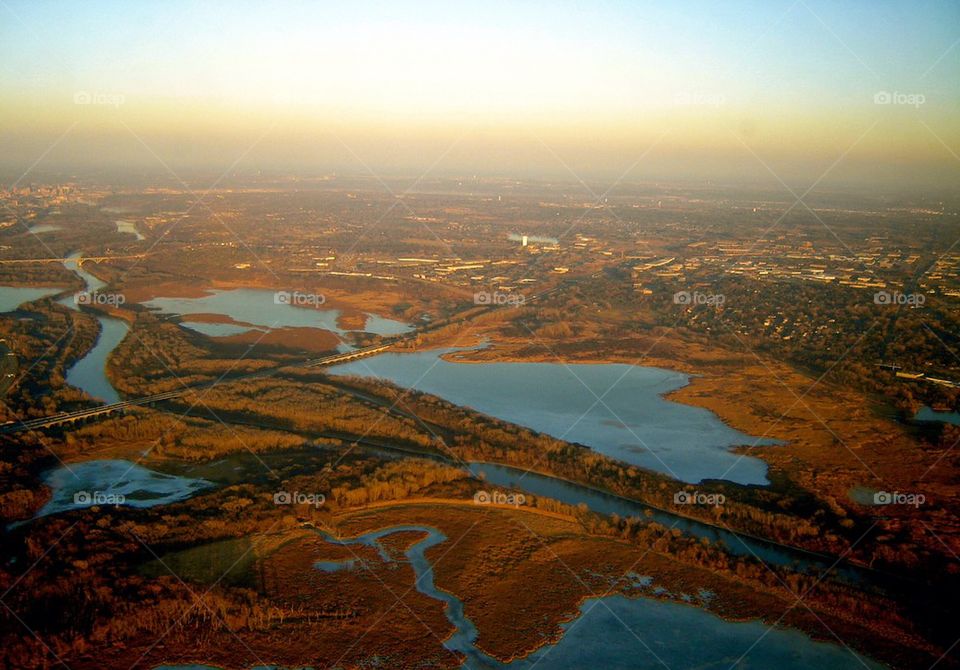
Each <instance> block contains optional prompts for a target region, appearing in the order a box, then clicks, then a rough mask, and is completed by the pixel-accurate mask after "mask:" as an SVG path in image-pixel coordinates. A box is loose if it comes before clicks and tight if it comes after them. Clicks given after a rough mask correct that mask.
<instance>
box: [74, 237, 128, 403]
mask: <svg viewBox="0 0 960 670" xmlns="http://www.w3.org/2000/svg"><path fill="white" fill-rule="evenodd" d="M80 257H81V254H80V252H75V253H73V254H71V255H70V256H69V257H67V259H66V260H65V261H64V266H65V267H66V268H67V269H68V270H72V271H73V272H75V273H76V274H77V275H78V276H79V277H80V278H81V279H83V281H84V283H85V284H86V288H85V289H84V290H85V291H86V292H87V293H95V292H97V291H99V290H100V289H102V288H103V287H104V286H106V283H105V282H103V281H101V280H99V279H97V277H95V276H94V275H92V274H90V273H89V272H87V271H86V270H84V269H83V266H82V265H81V263H80ZM58 302H59V303H60V304H61V305H63V306H65V307H68V308H69V309H73V310H78V309H79V307H77V303H76V300H75V298H74V296H73V295H69V296H67V297H65V298H61V299H60V300H59V301H58ZM97 321H99V322H100V335H99V336H98V337H97V341H96V343H95V344H94V345H93V348H92V349H90V351H88V352H87V354H86V355H85V356H84V357H83V358H81V359H80V360H78V361H77V362H76V363H74V364H73V365H72V366H71V367H70V369H69V370H67V383H68V384H70V385H71V386H76V387H77V388H79V389H82V390H84V391H86V392H87V393H89V394H90V395H91V396H92V397H94V398H98V399H99V400H102V401H104V402H105V403H108V404H109V403H114V402H119V401H120V395H119V394H118V393H117V390H116V389H115V388H113V384H111V383H110V380H109V379H108V378H107V357H108V356H109V355H110V352H111V351H113V350H114V349H115V348H116V347H117V345H118V344H120V342H121V341H122V340H123V338H124V337H126V335H127V332H128V331H129V330H130V329H129V328H128V327H127V324H126V323H125V322H124V321H122V320H121V319H115V318H113V317H110V316H103V315H100V314H98V315H97Z"/></svg>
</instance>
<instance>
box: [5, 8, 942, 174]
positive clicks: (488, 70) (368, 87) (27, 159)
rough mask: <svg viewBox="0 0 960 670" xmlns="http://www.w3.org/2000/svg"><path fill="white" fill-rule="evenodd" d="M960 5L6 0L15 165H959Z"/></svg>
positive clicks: (522, 170) (416, 170) (638, 170)
mask: <svg viewBox="0 0 960 670" xmlns="http://www.w3.org/2000/svg"><path fill="white" fill-rule="evenodd" d="M958 42H960V3H958V2H956V1H952V2H936V1H930V2H926V1H923V0H920V1H919V2H913V1H903V2H893V1H889V0H843V1H839V2H838V1H818V0H783V1H781V0H765V1H755V2H754V1H750V2H747V1H744V2H698V1H694V0H669V1H663V2H642V1H624V2H566V1H564V0H555V1H552V2H545V1H523V0H512V1H510V2H501V1H499V0H483V1H482V2H456V1H453V0H448V1H446V2H430V1H426V0H422V1H404V0H393V1H388V2H375V1H370V0H357V1H351V2H294V1H284V0H280V1H278V2H269V3H267V2H247V1H244V0H235V1H231V2H227V1H222V2H211V1H208V2H186V1H182V0H173V1H167V2H154V1H151V0H144V1H143V2H129V1H107V0H101V1H97V0H87V1H85V2H66V1H61V2H50V1H46V0H0V162H2V164H3V165H2V167H4V168H5V169H6V170H7V171H10V172H11V173H12V174H14V175H15V176H16V175H18V174H22V173H23V172H24V171H26V170H28V169H29V168H31V166H34V164H35V163H36V165H35V166H34V167H33V170H42V169H44V168H49V169H55V168H57V167H58V166H70V167H77V168H83V167H87V168H93V169H96V168H115V167H118V168H121V169H134V170H150V169H159V170H167V171H172V172H177V171H181V170H191V169H201V170H209V171H210V172H212V173H218V172H223V171H227V170H238V169H239V170H257V169H269V170H281V171H283V170H289V171H293V172H298V171H299V172H304V173H324V172H329V171H350V170H352V171H356V172H363V171H369V172H375V173H383V174H395V173H396V174H399V173H409V174H422V173H423V172H425V171H431V172H435V173H438V174H439V173H449V174H457V173H462V174H494V175H502V176H521V177H523V176H541V177H545V178H546V177H551V178H552V177H556V176H562V175H566V176H567V177H569V178H576V179H587V180H592V179H597V180H603V179H611V178H614V177H624V178H625V179H628V180H631V179H632V180H637V181H642V180H651V179H690V180H716V181H721V182H723V181H738V180H761V181H763V180H766V181H772V182H774V183H776V182H779V181H783V182H786V183H788V184H796V185H797V187H804V186H805V185H809V184H812V183H816V181H817V180H818V179H820V180H821V181H823V182H824V183H831V182H836V183H843V182H851V183H862V184H866V185H868V186H874V187H876V188H883V187H888V186H890V185H901V186H902V185H904V184H915V185H917V186H925V185H927V186H947V187H950V186H951V185H956V184H957V183H960V179H958V177H960V114H958V112H960V43H958Z"/></svg>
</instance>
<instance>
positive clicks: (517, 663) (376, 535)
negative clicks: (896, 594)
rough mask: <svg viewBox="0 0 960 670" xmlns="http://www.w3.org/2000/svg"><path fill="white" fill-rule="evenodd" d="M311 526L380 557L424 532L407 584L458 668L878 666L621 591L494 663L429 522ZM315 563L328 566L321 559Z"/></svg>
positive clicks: (797, 635) (774, 631)
mask: <svg viewBox="0 0 960 670" xmlns="http://www.w3.org/2000/svg"><path fill="white" fill-rule="evenodd" d="M316 532H317V533H318V534H319V535H320V536H321V537H323V538H324V539H325V540H326V541H327V542H329V543H331V544H336V545H339V546H347V545H362V546H368V547H372V548H374V549H376V551H377V553H378V554H379V556H380V559H381V560H383V561H385V562H391V561H392V560H393V559H392V558H391V557H390V555H389V553H388V552H387V550H386V548H385V547H384V546H383V545H382V544H381V542H380V540H382V539H383V538H385V537H387V536H389V535H392V534H394V533H402V532H421V533H424V534H425V537H424V538H423V539H421V540H419V541H418V542H415V543H414V544H413V545H412V546H410V547H409V548H408V549H407V550H406V552H405V555H406V558H407V561H409V563H410V566H411V567H412V568H413V572H414V575H415V577H416V581H415V583H414V586H415V588H416V589H417V590H418V591H419V592H420V593H423V594H424V595H426V596H428V597H430V598H433V599H435V600H439V601H440V602H442V603H443V604H444V608H445V613H446V617H447V620H448V621H449V622H450V623H451V624H452V625H453V627H454V632H453V634H452V635H451V636H450V637H449V638H448V639H447V640H446V641H445V642H444V643H443V644H444V647H446V648H447V649H449V650H451V651H454V652H457V653H460V654H463V656H464V657H465V662H464V664H463V667H464V668H471V669H484V670H487V669H489V670H505V669H508V668H509V669H510V670H532V668H534V667H537V666H539V667H542V668H551V669H554V670H568V669H569V670H574V669H577V668H585V667H594V668H610V669H612V670H621V669H622V670H635V669H637V668H660V667H664V666H666V667H669V668H717V669H719V668H725V669H726V668H730V667H733V666H735V665H736V666H740V667H757V668H777V669H778V670H794V669H796V670H802V669H806V668H812V667H820V668H831V669H835V670H844V669H846V668H851V669H854V668H864V667H866V668H868V669H870V670H873V669H876V668H882V667H883V666H881V665H879V664H877V663H876V662H874V661H871V660H870V659H866V658H863V657H861V656H859V655H855V654H854V653H853V652H852V651H850V650H849V649H847V648H844V647H841V646H838V645H835V644H830V643H824V642H815V641H813V640H812V639H810V638H809V637H808V636H807V635H805V634H803V633H801V632H799V631H796V630H790V629H784V628H774V627H770V626H768V625H766V624H764V623H761V622H759V621H748V622H736V623H735V622H729V621H725V620H723V619H721V618H720V617H717V616H716V615H714V614H712V613H710V612H708V611H706V610H704V609H701V608H698V607H696V606H693V605H687V604H682V603H678V602H671V601H663V600H658V599H654V598H651V597H643V596H641V597H636V598H627V597H625V596H622V595H614V596H605V597H602V598H591V599H587V600H585V601H584V602H583V603H582V604H581V606H580V612H579V614H578V616H577V617H576V618H574V619H572V620H571V621H569V622H567V623H565V624H563V626H562V628H563V637H561V638H560V640H559V641H558V642H557V643H555V644H551V645H546V646H543V647H541V648H539V649H537V650H536V651H535V652H533V653H532V654H530V655H529V656H526V657H524V658H519V659H516V660H514V661H511V662H509V663H501V662H500V661H497V660H496V659H494V658H492V657H490V656H489V655H487V654H485V653H484V652H483V651H482V650H480V649H479V648H478V647H477V646H476V641H477V628H476V626H475V625H474V624H473V622H472V621H470V619H469V618H468V617H467V616H466V614H465V612H464V605H463V602H462V601H461V600H460V599H459V598H457V597H456V596H455V595H453V594H451V593H448V592H447V591H443V590H441V589H439V588H438V587H437V586H436V584H435V582H434V573H433V566H432V565H431V563H430V560H429V559H428V558H427V556H426V552H427V551H428V550H429V549H431V548H432V547H435V546H437V545H439V544H441V543H443V542H445V541H446V540H447V538H446V536H445V535H444V534H443V533H442V532H441V531H440V530H438V529H437V528H434V527H433V526H424V525H398V526H390V527H388V528H381V529H379V530H375V531H372V532H369V533H365V534H363V535H360V536H357V537H355V538H349V539H343V538H336V537H333V536H331V535H330V534H328V533H325V532H323V531H320V530H316ZM345 563H346V565H347V567H346V568H345V569H352V570H356V569H359V567H358V566H361V565H363V564H362V562H359V561H348V562H345ZM316 567H318V568H319V569H324V570H328V571H329V570H330V566H329V565H327V564H324V565H318V566H316ZM638 588H644V589H650V590H651V591H652V592H655V591H656V589H655V588H654V587H653V584H652V580H650V579H644V580H642V581H641V582H640V583H639V584H638ZM541 661H544V663H543V665H540V663H541Z"/></svg>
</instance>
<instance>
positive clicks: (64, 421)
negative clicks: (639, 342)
mask: <svg viewBox="0 0 960 670" xmlns="http://www.w3.org/2000/svg"><path fill="white" fill-rule="evenodd" d="M88 260H93V259H92V258H90V259H88ZM0 262H2V261H0ZM567 283H572V282H567ZM562 288H564V285H560V286H554V287H553V288H551V289H548V290H546V291H543V292H541V293H538V294H534V295H532V296H530V297H529V298H526V300H525V303H531V302H537V301H538V300H542V299H543V298H546V297H547V296H549V295H552V294H554V293H556V292H558V291H560V290H561V289H562ZM499 308H500V306H498V305H483V306H482V309H481V310H480V311H479V313H483V312H487V311H489V310H491V309H499ZM471 309H473V308H471ZM450 322H451V321H450V320H445V321H441V322H437V323H434V324H431V325H429V326H426V327H423V328H420V329H417V330H413V331H411V332H409V333H406V334H405V335H400V336H398V337H396V338H393V339H391V340H390V341H389V342H386V343H383V344H375V345H372V346H369V347H363V348H362V349H354V350H353V351H345V352H342V353H337V354H332V355H330V356H323V357H321V358H312V359H310V360H307V361H304V362H303V363H300V364H299V366H298V367H302V368H318V367H324V366H328V365H337V364H339V363H348V362H350V361H355V360H358V359H361V358H366V357H368V356H373V355H375V354H379V353H380V352H382V351H386V350H387V349H390V348H391V347H393V346H395V345H397V344H400V343H401V342H404V341H407V340H410V339H413V338H415V337H417V336H418V335H419V334H421V333H423V332H426V331H428V330H431V329H432V328H436V327H441V326H444V325H449V323H450ZM284 367H286V368H289V367H291V366H281V367H279V368H271V369H270V370H267V371H265V372H264V371H258V372H254V373H251V374H249V375H245V376H242V377H235V378H232V379H231V380H230V381H237V380H239V379H247V378H254V377H265V376H270V375H273V374H276V373H277V372H278V371H279V370H281V369H283V368H284ZM218 383H220V380H217V381H213V382H202V383H199V384H191V385H189V386H184V387H182V388H179V389H176V390H174V391H165V392H163V393H155V394H153V395H148V396H142V397H140V398H132V399H130V400H121V401H120V402H115V403H110V404H109V405H99V406H97V407H87V408H85V409H79V410H75V411H73V412H62V413H60V414H54V415H53V416H45V417H39V418H36V419H29V420H24V421H21V420H17V419H14V420H12V421H8V422H7V423H5V424H3V425H0V435H10V434H13V433H20V432H23V431H27V430H38V429H42V428H52V427H55V426H63V425H73V424H76V423H80V422H83V421H86V420H87V419H93V418H97V417H105V416H111V415H114V414H122V413H123V412H124V411H125V410H126V409H127V408H129V407H140V406H143V405H150V404H153V403H156V402H161V401H164V400H172V399H174V398H179V397H182V396H184V395H186V394H188V393H190V392H193V391H198V390H203V389H209V388H212V387H214V386H216V385H217V384H218Z"/></svg>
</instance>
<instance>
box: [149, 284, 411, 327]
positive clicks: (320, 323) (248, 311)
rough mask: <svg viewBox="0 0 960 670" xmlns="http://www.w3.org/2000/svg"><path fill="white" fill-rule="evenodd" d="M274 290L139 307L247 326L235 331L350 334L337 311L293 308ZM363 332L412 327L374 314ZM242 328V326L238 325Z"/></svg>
mask: <svg viewBox="0 0 960 670" xmlns="http://www.w3.org/2000/svg"><path fill="white" fill-rule="evenodd" d="M276 295H277V293H276V292H275V291H268V290H263V289H249V288H236V289H229V290H211V291H209V292H208V293H207V294H206V295H204V296H202V297H199V298H166V297H158V298H153V299H151V300H147V301H144V302H143V303H142V304H143V305H144V306H145V307H149V308H150V309H155V310H157V311H159V312H161V313H164V314H176V315H178V316H185V315H189V314H220V315H223V316H227V317H229V318H230V319H232V320H233V321H236V322H239V323H240V324H251V326H248V327H246V328H243V330H241V331H239V332H246V331H247V330H251V329H257V330H265V329H270V328H282V327H298V328H320V329H323V330H329V331H331V332H334V333H336V334H338V335H341V336H342V335H346V334H347V333H350V332H355V331H349V330H344V329H343V328H340V327H339V326H338V325H337V319H338V318H339V317H340V310H338V309H333V308H329V309H328V308H323V307H320V308H316V309H314V308H308V307H296V306H293V305H291V304H289V303H287V302H282V301H281V302H278V301H277V300H276V299H275V297H276ZM366 317H367V319H366V324H365V325H364V328H363V330H364V332H368V333H373V334H375V335H382V336H389V335H400V334H402V333H406V332H408V331H410V330H412V328H413V327H412V326H410V325H409V324H406V323H403V322H401V321H395V320H393V319H388V318H385V317H382V316H378V315H375V314H367V315H366ZM183 325H185V326H186V327H188V328H192V329H193V330H197V331H199V332H203V333H205V334H217V335H220V334H229V335H234V334H237V332H238V331H237V330H236V327H237V324H225V325H230V326H233V328H231V329H224V328H217V327H215V328H208V327H207V326H210V325H215V326H220V325H224V324H203V325H201V324H198V323H196V322H189V323H185V324H183ZM241 327H242V326H241Z"/></svg>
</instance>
